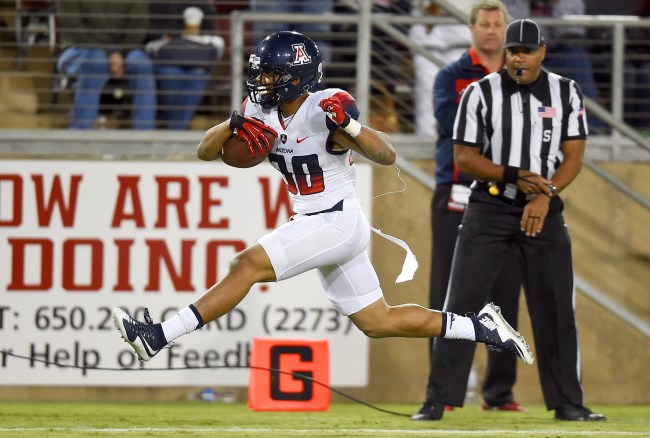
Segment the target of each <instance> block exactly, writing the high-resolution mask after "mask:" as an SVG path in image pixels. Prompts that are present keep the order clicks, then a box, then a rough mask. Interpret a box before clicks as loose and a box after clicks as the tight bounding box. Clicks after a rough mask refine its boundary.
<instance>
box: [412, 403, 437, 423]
mask: <svg viewBox="0 0 650 438" xmlns="http://www.w3.org/2000/svg"><path fill="white" fill-rule="evenodd" d="M444 413H445V404H444V403H431V402H424V404H423V405H422V407H421V408H420V410H419V411H418V412H417V413H416V414H415V415H413V416H412V417H411V420H413V421H438V420H442V414H444Z"/></svg>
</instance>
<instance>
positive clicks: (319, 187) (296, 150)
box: [242, 88, 359, 214]
mask: <svg viewBox="0 0 650 438" xmlns="http://www.w3.org/2000/svg"><path fill="white" fill-rule="evenodd" d="M333 95H337V97H338V98H339V100H340V101H341V104H342V105H343V108H344V109H345V110H346V111H347V112H348V114H350V115H351V116H354V117H358V114H359V110H358V108H357V107H356V103H355V101H354V98H353V97H352V96H351V95H350V94H349V93H347V92H346V91H343V90H341V89H338V88H328V89H325V90H321V91H316V92H314V93H310V94H309V96H308V97H307V99H306V100H305V101H304V102H303V104H302V105H301V106H300V108H299V109H298V111H297V112H296V113H295V114H294V116H293V117H289V118H285V120H281V119H282V117H281V115H280V114H279V107H275V108H273V109H270V110H266V109H262V107H261V106H260V105H256V104H254V103H252V102H250V100H249V99H248V98H247V99H246V100H245V101H244V103H243V105H242V112H243V113H244V115H245V116H247V117H256V118H258V119H260V120H262V121H264V123H265V124H267V125H268V126H270V127H272V128H273V129H275V130H276V132H277V133H278V138H277V139H276V140H275V142H274V144H273V149H272V150H271V153H270V154H269V161H270V162H271V164H272V165H273V167H275V168H276V169H277V170H278V171H279V172H280V173H281V174H282V177H283V178H284V181H285V183H286V185H287V189H288V190H289V193H290V195H291V200H292V203H293V210H294V211H295V212H296V213H302V214H305V213H315V212H318V211H323V210H327V209H329V208H331V207H333V206H334V205H336V204H337V203H338V202H339V201H341V200H343V199H346V198H355V197H356V195H355V182H356V172H355V168H354V162H353V160H352V157H351V151H350V150H349V149H344V150H332V144H331V137H332V135H333V134H334V131H335V130H336V129H337V126H336V125H335V124H334V123H333V122H332V121H331V120H329V119H328V117H327V115H326V114H325V112H324V111H323V110H322V109H321V108H320V107H319V106H318V104H319V102H320V101H321V100H323V99H326V98H328V97H331V96H333Z"/></svg>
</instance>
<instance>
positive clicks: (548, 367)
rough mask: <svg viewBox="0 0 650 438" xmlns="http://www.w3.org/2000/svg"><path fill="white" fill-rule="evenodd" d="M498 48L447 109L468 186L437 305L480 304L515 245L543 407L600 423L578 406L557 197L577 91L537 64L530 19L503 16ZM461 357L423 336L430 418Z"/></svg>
mask: <svg viewBox="0 0 650 438" xmlns="http://www.w3.org/2000/svg"><path fill="white" fill-rule="evenodd" d="M504 47H505V57H506V68H505V69H503V70H501V71H499V72H496V73H492V74H490V75H488V76H486V77H485V78H483V79H481V80H480V81H478V82H475V83H473V84H471V85H469V86H468V87H467V89H466V90H465V92H464V93H463V96H462V99H461V102H460V106H459V109H458V112H457V114H456V121H455V123H454V157H455V161H456V165H457V166H458V169H459V170H460V171H461V172H463V173H466V174H469V175H471V176H472V177H474V178H475V179H476V182H475V183H474V184H473V185H472V192H471V196H470V200H469V205H468V207H467V209H466V210H465V215H464V216H463V220H462V223H461V226H460V229H459V233H458V240H457V242H456V249H455V253H454V261H453V265H452V272H451V278H450V283H449V290H448V294H447V302H446V305H445V309H444V310H445V311H449V312H456V311H458V310H459V309H460V308H461V307H462V309H463V310H464V309H467V308H468V307H469V308H480V306H481V305H483V303H484V302H485V300H486V299H487V295H488V292H489V291H490V290H491V289H492V286H493V285H494V283H495V281H496V279H497V276H498V274H499V272H500V271H501V269H519V268H518V267H517V266H506V264H507V263H506V262H507V261H508V260H509V258H508V254H511V253H513V252H516V253H517V254H518V255H519V257H520V260H521V269H522V277H523V281H524V288H525V291H526V300H527V303H528V309H529V312H530V319H531V323H532V327H533V333H534V337H535V346H536V350H537V357H538V364H539V365H538V366H539V375H540V381H541V385H542V391H543V394H544V400H545V403H546V407H547V409H549V410H555V418H556V419H560V420H573V421H598V420H605V417H604V416H602V415H599V414H594V413H593V412H591V411H590V410H589V409H587V408H586V407H584V406H583V404H582V403H583V394H582V387H581V384H580V369H579V365H580V357H579V351H578V335H577V328H576V321H575V315H574V311H575V309H574V302H575V296H574V294H575V288H574V283H573V267H572V262H571V242H570V238H569V234H568V232H567V228H566V225H565V223H564V218H563V216H562V210H563V203H562V200H561V199H560V197H559V196H558V193H559V192H561V191H562V190H563V189H564V188H566V187H567V186H568V185H569V184H570V183H571V181H573V179H574V178H575V177H576V176H577V175H578V173H579V172H580V168H581V166H582V154H583V151H584V147H585V140H586V137H587V122H586V115H585V111H584V106H583V102H582V92H581V91H580V87H579V86H578V84H576V83H575V82H574V81H572V80H569V79H566V78H563V77H561V76H558V75H556V74H553V73H547V72H546V71H544V70H542V61H543V60H544V56H545V54H546V45H545V43H544V39H543V37H542V35H541V32H540V30H539V27H538V26H537V24H536V23H534V22H533V21H530V20H526V19H523V20H517V21H514V22H512V23H511V24H510V25H509V26H508V27H507V29H506V37H505V45H504ZM508 263H509V262H508ZM495 304H497V305H498V304H499V303H495ZM473 355H474V344H470V343H467V342H456V343H453V342H449V340H446V339H441V338H438V339H436V340H435V342H434V347H433V363H432V366H431V374H432V376H433V377H432V380H433V381H432V382H430V386H429V393H428V394H427V399H428V400H432V401H433V402H434V408H433V414H434V417H436V418H437V419H440V418H442V415H443V412H444V406H445V404H450V405H454V406H462V405H463V399H464V396H465V390H466V385H467V377H468V374H469V370H470V367H471V364H472V357H473Z"/></svg>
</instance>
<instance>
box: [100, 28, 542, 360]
mask: <svg viewBox="0 0 650 438" xmlns="http://www.w3.org/2000/svg"><path fill="white" fill-rule="evenodd" d="M249 69H250V74H249V79H248V81H247V82H246V85H247V87H248V92H249V97H248V98H247V99H246V100H245V101H244V103H243V104H242V109H241V112H242V114H237V113H236V112H234V113H233V115H232V117H231V118H230V119H228V120H225V121H223V122H222V123H220V124H218V125H216V126H214V127H212V128H210V129H209V130H208V131H206V133H205V134H204V136H203V138H202V140H201V142H200V143H199V145H198V157H199V158H200V159H202V160H215V159H218V158H219V156H220V155H221V152H222V148H223V145H224V143H225V142H226V141H227V140H228V139H229V138H230V137H231V136H232V135H234V133H235V132H237V135H238V136H239V138H241V139H242V140H245V141H247V142H248V148H249V150H250V152H251V154H254V153H256V151H258V150H260V148H262V149H271V151H270V154H269V155H268V159H269V161H270V162H271V164H272V165H273V167H274V168H275V169H277V170H278V171H279V172H280V173H281V174H282V176H283V179H284V181H285V183H286V185H287V189H288V190H289V192H290V195H291V200H292V204H293V210H294V212H295V213H296V214H295V215H294V216H293V217H292V220H291V221H289V222H287V223H286V224H284V225H282V226H280V227H279V228H277V229H275V230H274V231H272V232H270V233H269V234H267V235H265V236H263V237H261V238H260V239H259V241H258V242H257V243H255V244H254V245H252V246H250V247H249V248H247V249H245V250H244V251H242V252H241V253H240V254H239V255H237V256H236V257H235V258H234V260H232V262H231V264H230V269H229V272H228V273H227V274H226V276H225V277H224V278H223V279H222V280H221V281H219V282H218V283H216V284H215V285H213V286H212V287H211V288H210V289H209V290H208V291H207V292H205V294H203V295H202V296H201V297H199V298H198V299H197V300H196V301H195V302H194V303H192V304H190V305H189V306H187V307H185V308H183V309H181V310H180V311H179V312H178V314H176V315H175V316H173V317H172V318H170V319H168V320H167V321H164V322H162V323H156V324H154V323H153V322H152V321H151V318H150V317H149V316H148V313H145V320H146V321H145V322H141V321H138V320H135V319H133V318H131V317H130V316H129V315H128V314H127V313H126V312H124V311H123V310H122V309H119V308H117V309H114V311H113V319H114V320H115V324H116V326H117V327H118V329H119V331H120V333H121V335H122V337H123V338H124V340H125V341H126V342H128V343H129V344H130V345H131V346H132V347H133V349H134V350H135V351H136V353H137V355H138V356H139V358H140V359H141V360H144V361H148V360H150V359H151V358H152V357H153V356H155V355H156V354H157V353H158V352H159V351H160V350H161V349H162V348H164V347H165V346H167V345H169V344H170V343H172V342H173V341H174V340H175V339H176V338H178V337H180V336H183V335H185V334H188V333H190V332H192V331H194V330H196V329H198V328H200V327H202V326H203V325H204V324H206V323H208V322H210V321H213V320H215V319H217V318H219V317H221V316H223V315H225V314H226V313H228V312H229V311H230V310H232V309H233V308H234V307H235V306H237V304H239V302H240V301H241V300H242V299H243V298H244V297H245V296H246V295H247V294H248V292H249V290H250V289H251V287H252V286H253V285H254V284H255V283H258V282H269V281H280V280H285V279H288V278H291V277H294V276H296V275H298V274H301V273H303V272H306V271H309V270H311V269H316V270H317V271H318V274H319V277H320V280H321V283H322V285H323V288H324V289H325V292H326V293H327V297H328V298H329V300H330V302H331V303H332V305H333V306H334V307H335V308H336V309H337V310H338V311H339V312H340V313H341V314H343V315H346V316H348V317H349V318H350V319H351V321H352V322H353V323H354V325H355V326H356V327H357V328H359V330H361V331H362V332H363V333H365V334H366V335H367V336H369V337H371V338H383V337H393V336H398V337H422V338H429V337H434V336H442V337H445V338H450V339H467V340H471V341H476V342H482V343H485V344H487V345H488V347H489V348H493V349H499V350H507V351H510V352H512V353H514V354H515V355H517V356H518V357H520V358H521V359H522V360H524V361H525V362H526V363H529V364H530V363H532V362H533V356H532V353H531V351H530V348H529V346H528V345H527V343H526V342H525V341H524V339H523V337H522V336H521V335H520V334H519V333H517V332H516V331H515V330H514V329H512V328H511V327H510V325H508V323H507V322H506V321H505V320H504V319H503V317H502V316H501V313H500V310H499V308H498V307H497V306H494V305H493V304H488V305H487V306H485V307H484V308H483V309H482V310H481V311H480V312H479V315H478V316H476V315H474V314H468V315H467V316H460V315H455V314H451V313H448V312H440V311H437V310H434V309H427V308H424V307H422V306H419V305H416V304H402V305H397V306H395V305H389V304H388V303H387V302H386V300H385V299H384V294H383V292H382V289H381V287H380V285H379V280H378V278H377V274H376V273H375V270H374V268H373V266H372V264H371V263H370V259H369V257H368V253H367V251H366V248H367V246H368V243H369V240H370V231H371V227H370V225H369V223H368V220H367V219H366V216H365V214H364V213H363V211H362V209H361V206H360V204H359V201H358V199H357V198H356V195H355V190H354V186H355V165H354V162H353V160H352V157H351V153H352V151H355V152H357V153H358V154H360V155H362V156H364V157H366V158H368V159H369V160H371V161H373V162H375V163H378V164H383V165H391V164H393V163H394V162H395V158H396V153H395V149H394V148H393V146H392V144H391V141H390V138H389V137H388V135H386V134H385V133H383V132H380V131H377V130H375V129H372V128H370V127H368V126H365V125H361V124H360V123H359V122H357V120H356V119H357V118H358V117H359V110H358V108H357V106H356V103H355V100H354V98H353V97H352V96H351V95H350V94H348V93H347V92H345V91H343V90H341V89H336V88H327V89H324V90H320V91H313V92H312V91H310V90H311V89H312V88H313V87H314V86H316V85H317V84H318V83H319V82H320V81H321V79H322V65H321V57H320V53H319V50H318V47H317V46H316V44H315V43H314V42H313V41H312V40H311V39H309V38H308V37H306V36H304V35H302V34H300V33H296V32H277V33H274V34H271V35H269V36H268V37H266V39H264V40H263V41H262V42H261V43H260V44H259V46H258V47H257V50H256V52H255V53H254V54H252V55H251V57H250V62H249ZM265 132H269V133H273V134H274V136H276V138H275V140H274V141H273V144H270V142H269V141H268V138H267V137H266V135H265ZM262 152H266V151H262Z"/></svg>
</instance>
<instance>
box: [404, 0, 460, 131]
mask: <svg viewBox="0 0 650 438" xmlns="http://www.w3.org/2000/svg"><path fill="white" fill-rule="evenodd" d="M444 13H445V11H444V9H442V8H441V7H440V6H438V4H437V3H436V2H435V1H433V0H425V1H422V2H421V4H420V5H418V6H416V7H415V8H414V9H413V15H415V16H420V15H431V16H442V15H444ZM409 38H410V39H411V41H413V42H414V43H416V44H418V45H419V46H422V47H423V48H426V49H427V50H428V51H429V52H430V53H431V54H432V55H433V56H434V57H435V58H436V59H437V60H439V61H440V62H441V63H442V65H440V66H439V65H438V64H436V63H435V62H432V61H430V60H429V58H427V57H425V56H424V55H421V54H419V53H414V55H413V70H414V75H415V78H414V79H415V80H414V84H413V100H414V101H415V102H414V103H415V132H416V134H418V135H429V136H435V135H437V122H436V119H435V117H434V116H433V83H434V81H435V78H436V74H437V73H438V71H439V70H440V68H441V67H442V66H445V65H447V64H450V63H451V62H453V61H455V60H457V59H458V58H460V56H461V55H462V54H463V53H464V52H465V50H467V48H468V47H469V46H470V44H471V43H472V36H471V33H470V31H469V28H468V27H467V25H465V24H437V25H434V26H429V25H425V24H414V25H412V26H411V28H410V29H409Z"/></svg>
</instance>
